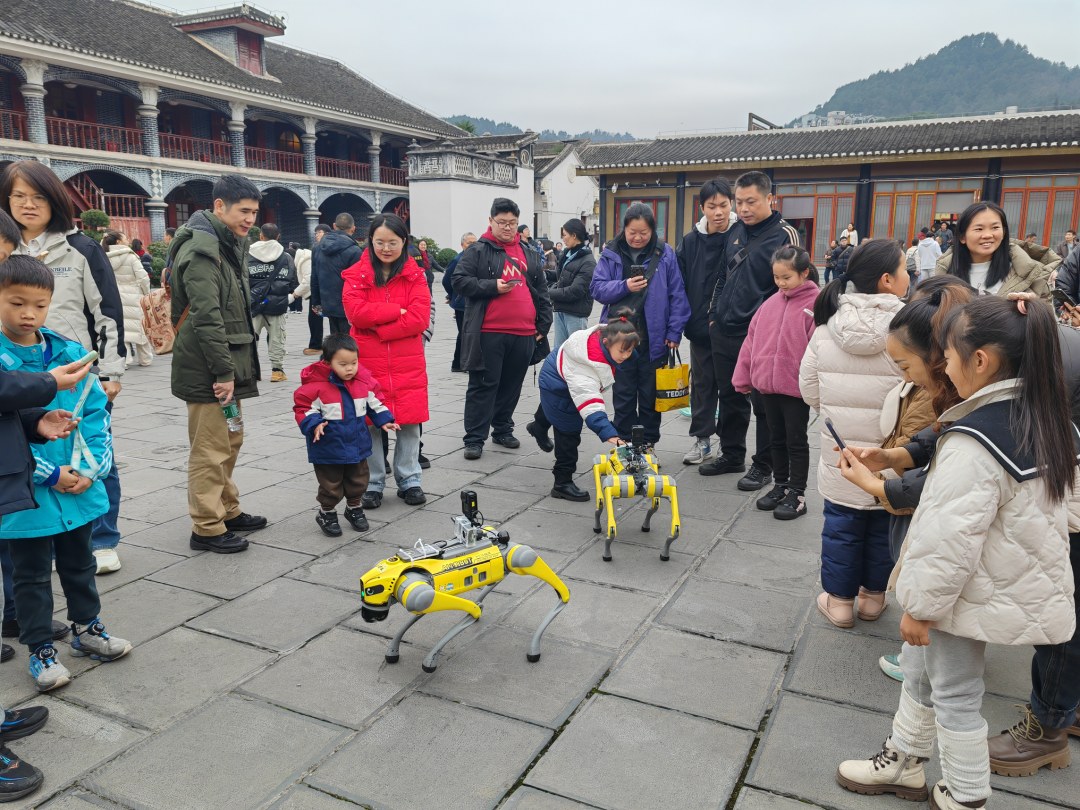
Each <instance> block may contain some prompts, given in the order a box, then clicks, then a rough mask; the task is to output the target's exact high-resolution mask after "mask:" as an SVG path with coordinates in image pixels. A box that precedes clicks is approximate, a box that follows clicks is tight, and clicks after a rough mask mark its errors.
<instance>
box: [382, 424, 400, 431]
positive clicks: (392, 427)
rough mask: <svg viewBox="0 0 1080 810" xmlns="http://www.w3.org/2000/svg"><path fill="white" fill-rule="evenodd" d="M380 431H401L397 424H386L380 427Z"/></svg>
mask: <svg viewBox="0 0 1080 810" xmlns="http://www.w3.org/2000/svg"><path fill="white" fill-rule="evenodd" d="M382 429H383V431H384V432H385V433H389V432H390V431H392V430H401V425H399V424H398V423H397V422H387V423H386V424H385V425H383V426H382Z"/></svg>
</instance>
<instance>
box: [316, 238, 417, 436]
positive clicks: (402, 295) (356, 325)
mask: <svg viewBox="0 0 1080 810" xmlns="http://www.w3.org/2000/svg"><path fill="white" fill-rule="evenodd" d="M323 240H324V241H325V240H326V237H325V236H324V237H323ZM342 278H343V279H344V282H345V286H344V288H343V292H342V303H343V304H344V306H345V315H346V317H348V319H349V323H350V324H352V336H353V337H354V338H356V344H357V346H358V347H359V349H360V364H361V365H362V366H364V367H365V368H366V369H367V370H368V371H370V372H371V376H372V377H374V378H375V379H376V380H377V381H378V383H379V385H380V386H381V387H382V390H383V397H382V401H383V403H384V404H385V405H386V406H387V407H388V408H390V411H391V413H393V414H394V418H395V419H396V421H397V422H398V424H401V425H417V424H422V423H424V422H426V421H427V420H428V381H427V362H426V361H425V359H424V341H423V338H422V337H421V334H422V333H423V331H424V330H425V329H427V328H428V325H429V323H430V319H431V291H430V290H429V289H428V285H427V278H426V277H425V275H424V269H423V268H422V267H420V266H419V265H417V263H416V262H415V261H413V260H412V259H406V260H405V265H404V267H402V268H401V272H400V273H398V274H397V275H396V276H394V277H393V278H392V279H390V282H389V283H388V284H387V285H386V286H385V287H379V286H377V285H376V284H375V271H374V270H373V269H372V267H371V259H370V257H369V256H368V251H366V250H365V251H364V252H363V253H362V254H361V256H360V261H359V262H357V263H356V264H354V265H353V266H352V267H350V268H348V269H347V270H346V271H345V272H344V273H342ZM402 310H405V312H404V313H402Z"/></svg>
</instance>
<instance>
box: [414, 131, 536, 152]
mask: <svg viewBox="0 0 1080 810" xmlns="http://www.w3.org/2000/svg"><path fill="white" fill-rule="evenodd" d="M455 129H456V127H455ZM458 131H460V130H458ZM539 137H540V136H539V135H537V134H536V133H535V132H533V131H532V130H526V131H525V132H523V133H521V134H518V135H469V136H467V137H464V138H454V137H450V138H447V139H446V140H445V141H442V142H440V143H438V144H432V146H460V147H462V148H464V149H472V150H475V151H477V152H509V151H510V150H512V149H520V148H521V147H523V146H528V145H529V144H530V143H534V142H536V140H537V139H538V138H539Z"/></svg>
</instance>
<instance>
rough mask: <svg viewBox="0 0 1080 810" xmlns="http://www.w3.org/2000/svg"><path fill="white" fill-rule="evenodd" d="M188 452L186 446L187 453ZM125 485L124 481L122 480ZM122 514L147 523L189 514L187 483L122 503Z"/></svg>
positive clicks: (164, 520)
mask: <svg viewBox="0 0 1080 810" xmlns="http://www.w3.org/2000/svg"><path fill="white" fill-rule="evenodd" d="M186 452H187V450H186V448H185V453H186ZM121 487H123V482H121ZM120 514H121V515H123V516H124V517H126V518H130V519H131V520H141V521H143V522H145V523H164V522H166V521H169V520H173V519H175V518H179V517H183V516H184V515H186V514H188V505H187V485H186V484H177V485H175V486H171V487H165V488H164V489H159V490H158V491H157V492H149V493H147V494H145V495H139V496H137V497H134V498H128V499H127V500H126V501H122V502H121V503H120Z"/></svg>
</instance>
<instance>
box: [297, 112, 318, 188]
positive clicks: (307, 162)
mask: <svg viewBox="0 0 1080 810" xmlns="http://www.w3.org/2000/svg"><path fill="white" fill-rule="evenodd" d="M318 123H319V121H318V119H317V118H305V119H304V134H303V135H301V136H300V143H302V144H303V145H304V174H307V175H310V176H312V177H314V176H315V175H317V174H318V171H317V167H316V164H315V127H316V126H317V125H318Z"/></svg>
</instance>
